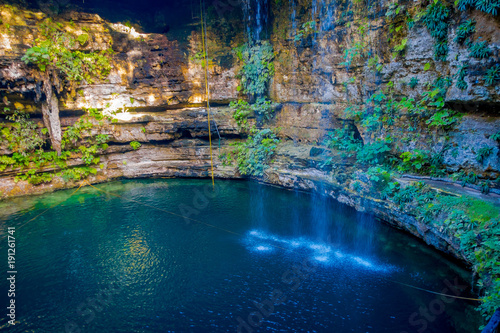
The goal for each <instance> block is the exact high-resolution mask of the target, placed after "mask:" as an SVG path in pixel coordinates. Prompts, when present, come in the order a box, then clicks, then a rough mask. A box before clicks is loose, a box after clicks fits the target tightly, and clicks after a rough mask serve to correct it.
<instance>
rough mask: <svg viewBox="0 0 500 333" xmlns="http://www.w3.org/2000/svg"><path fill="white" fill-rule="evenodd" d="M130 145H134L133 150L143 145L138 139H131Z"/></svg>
mask: <svg viewBox="0 0 500 333" xmlns="http://www.w3.org/2000/svg"><path fill="white" fill-rule="evenodd" d="M130 147H132V149H133V150H137V149H139V148H140V147H141V143H140V142H137V141H131V142H130Z"/></svg>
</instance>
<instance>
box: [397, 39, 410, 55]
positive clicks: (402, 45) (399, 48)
mask: <svg viewBox="0 0 500 333" xmlns="http://www.w3.org/2000/svg"><path fill="white" fill-rule="evenodd" d="M407 43H408V38H404V39H403V40H401V43H399V44H398V45H396V46H395V47H394V53H396V55H401V54H403V53H404V52H405V51H406V44H407Z"/></svg>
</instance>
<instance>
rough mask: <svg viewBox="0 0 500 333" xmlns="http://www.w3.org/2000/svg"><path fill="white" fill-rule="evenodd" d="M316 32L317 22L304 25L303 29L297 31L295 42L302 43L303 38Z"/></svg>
mask: <svg viewBox="0 0 500 333" xmlns="http://www.w3.org/2000/svg"><path fill="white" fill-rule="evenodd" d="M316 32H317V31H316V21H308V22H306V23H303V24H302V29H300V30H299V31H297V34H296V35H295V36H294V37H293V41H294V42H300V41H301V40H302V39H303V38H306V37H307V36H309V35H312V34H314V33H316Z"/></svg>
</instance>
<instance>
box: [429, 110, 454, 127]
mask: <svg viewBox="0 0 500 333" xmlns="http://www.w3.org/2000/svg"><path fill="white" fill-rule="evenodd" d="M460 119H462V114H461V113H458V112H456V111H453V110H450V109H439V110H438V111H436V113H434V114H433V115H432V116H431V117H430V118H429V119H428V120H427V121H426V123H427V124H428V125H429V127H431V126H435V127H440V128H442V129H444V130H450V129H451V128H453V127H454V126H455V125H456V124H457V123H458V122H459V121H460Z"/></svg>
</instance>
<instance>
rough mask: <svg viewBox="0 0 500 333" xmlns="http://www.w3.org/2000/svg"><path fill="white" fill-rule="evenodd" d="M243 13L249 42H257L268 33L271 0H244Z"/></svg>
mask: <svg viewBox="0 0 500 333" xmlns="http://www.w3.org/2000/svg"><path fill="white" fill-rule="evenodd" d="M242 5H243V15H244V16H245V26H246V32H247V39H248V43H249V44H255V43H257V42H259V41H260V40H261V39H265V38H266V37H267V35H268V33H267V25H268V21H269V0H243V1H242Z"/></svg>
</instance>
